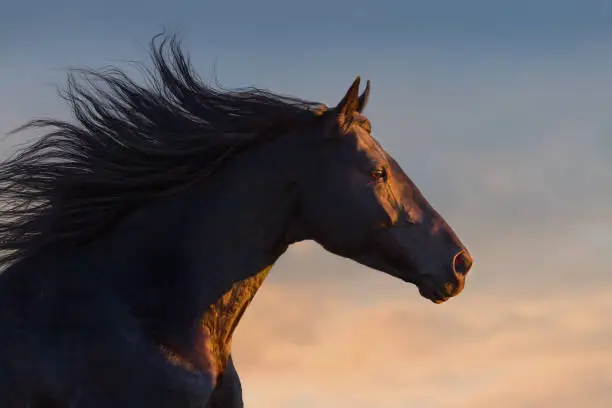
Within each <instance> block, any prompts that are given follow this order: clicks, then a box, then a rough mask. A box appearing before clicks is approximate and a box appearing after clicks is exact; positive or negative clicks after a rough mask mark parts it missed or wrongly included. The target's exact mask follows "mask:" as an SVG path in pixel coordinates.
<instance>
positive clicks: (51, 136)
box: [0, 36, 322, 264]
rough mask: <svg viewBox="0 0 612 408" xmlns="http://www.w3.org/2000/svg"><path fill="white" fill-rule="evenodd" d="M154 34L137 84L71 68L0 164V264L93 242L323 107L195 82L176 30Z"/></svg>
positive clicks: (115, 74)
mask: <svg viewBox="0 0 612 408" xmlns="http://www.w3.org/2000/svg"><path fill="white" fill-rule="evenodd" d="M159 38H160V37H159V36H157V37H154V38H153V40H152V41H151V51H150V53H151V58H152V62H153V69H143V72H144V74H145V79H146V81H145V85H141V84H138V83H137V82H135V81H134V80H133V79H131V78H129V77H128V76H127V75H126V74H125V73H124V72H122V71H121V70H119V69H116V68H110V69H107V70H104V71H92V70H73V71H72V72H71V73H70V74H69V76H68V82H67V87H66V89H65V90H64V92H63V93H62V97H63V98H64V99H65V100H66V101H67V102H68V104H69V105H70V107H71V109H72V112H73V115H74V118H75V119H76V123H70V122H65V121H59V120H53V119H39V120H34V121H31V122H29V123H28V124H26V125H24V126H22V127H20V128H19V129H17V130H15V131H14V132H17V131H20V130H22V129H26V128H45V129H46V128H49V129H50V130H48V132H47V133H45V134H44V135H43V136H42V137H41V138H40V139H39V140H38V141H36V142H35V143H33V144H32V145H30V146H28V147H27V148H25V149H23V150H21V151H19V152H18V153H17V154H16V155H14V156H13V157H11V158H10V159H9V160H7V161H5V162H3V163H0V201H1V202H2V204H1V205H0V254H1V255H0V264H7V263H9V262H14V261H18V260H20V259H23V258H25V257H27V256H28V255H29V254H31V253H32V252H34V251H36V250H39V249H41V248H44V247H48V246H55V245H75V244H81V243H83V242H86V241H89V240H92V239H95V238H96V237H98V236H99V235H100V234H101V233H103V232H104V230H106V229H107V228H109V226H112V225H114V224H115V223H116V222H117V221H118V220H120V219H121V218H122V217H124V216H125V215H126V214H128V213H129V212H131V211H133V210H134V209H136V208H139V207H141V206H143V205H144V204H147V203H149V202H151V201H153V200H155V199H157V198H160V197H162V196H165V195H167V194H171V193H173V192H175V191H177V190H178V189H181V188H183V187H185V186H187V185H189V184H190V183H193V182H194V181H197V180H200V179H202V178H203V177H207V176H210V175H211V174H213V173H214V172H215V170H216V169H218V168H219V166H220V165H221V164H223V163H225V162H226V161H227V160H228V159H230V158H231V157H233V155H235V154H236V153H237V152H238V151H242V150H244V149H245V148H249V147H252V146H255V145H258V144H261V143H265V142H266V140H268V139H269V137H268V136H270V135H273V134H281V133H282V131H283V130H285V129H286V128H287V126H294V125H295V124H296V123H300V122H303V121H305V120H309V119H310V118H313V117H314V116H316V115H317V113H318V112H319V111H320V109H321V107H322V105H321V104H319V103H315V102H309V101H305V100H302V99H298V98H293V97H287V96H281V95H277V94H273V93H271V92H269V91H265V90H261V89H257V88H243V89H235V90H222V89H220V88H213V87H212V86H208V85H206V84H204V83H203V81H202V80H201V79H200V78H199V77H198V75H197V74H196V73H195V72H194V70H193V68H192V65H191V64H190V62H189V59H188V57H187V56H185V54H184V53H183V52H182V50H181V47H180V43H179V42H178V40H177V39H176V37H174V36H170V37H163V38H162V39H161V41H159Z"/></svg>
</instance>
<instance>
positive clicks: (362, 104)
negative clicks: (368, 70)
mask: <svg viewBox="0 0 612 408" xmlns="http://www.w3.org/2000/svg"><path fill="white" fill-rule="evenodd" d="M369 98H370V80H369V79H368V81H367V82H366V87H365V90H364V91H363V93H362V94H361V96H360V97H359V106H358V107H357V112H359V113H361V112H363V110H364V109H365V107H366V105H367V104H368V99H369Z"/></svg>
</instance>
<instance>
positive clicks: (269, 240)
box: [0, 37, 472, 408]
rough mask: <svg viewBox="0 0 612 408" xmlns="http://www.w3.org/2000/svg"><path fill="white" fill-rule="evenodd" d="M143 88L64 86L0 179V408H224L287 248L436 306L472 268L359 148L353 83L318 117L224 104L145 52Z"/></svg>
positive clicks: (182, 69)
mask: <svg viewBox="0 0 612 408" xmlns="http://www.w3.org/2000/svg"><path fill="white" fill-rule="evenodd" d="M151 48H152V60H153V64H154V65H153V67H152V69H149V70H146V72H145V73H146V74H147V81H146V85H141V84H139V83H136V82H134V81H133V80H132V79H130V78H128V77H127V76H126V75H125V74H124V73H122V72H121V71H119V70H108V71H78V73H79V76H78V78H81V79H82V80H77V79H76V78H77V76H75V75H74V73H73V74H71V75H70V77H69V80H68V86H67V88H66V91H65V92H64V93H63V96H64V97H65V99H66V100H67V101H68V103H69V104H70V106H71V107H72V109H73V112H74V115H75V118H76V120H75V123H69V122H63V121H57V120H37V121H33V122H31V123H29V124H27V125H25V126H24V127H34V128H45V129H49V130H48V132H47V133H45V134H44V136H42V137H41V138H40V139H39V140H38V141H37V142H35V143H33V144H31V145H30V146H28V147H26V148H23V149H22V150H20V151H19V152H18V153H17V154H16V155H14V156H13V157H12V158H10V159H9V160H7V161H5V162H4V163H2V164H0V200H2V207H1V208H0V240H1V242H0V251H2V252H0V253H1V254H2V258H1V260H2V265H4V268H5V270H4V272H3V274H2V275H1V276H0V407H2V408H12V407H19V408H24V407H31V408H34V407H37V408H42V407H66V408H67V407H73V408H98V407H113V408H123V407H124V408H135V407H143V408H144V407H147V408H153V407H159V408H179V407H183V408H187V407H190V408H202V407H240V406H242V395H241V394H242V393H241V386H240V380H239V378H238V375H237V373H236V370H235V368H234V366H233V363H232V358H231V353H230V345H231V339H232V332H233V331H234V329H235V327H236V325H237V324H238V321H239V320H240V317H241V316H242V314H243V312H244V311H245V309H246V307H247V306H248V304H249V302H250V301H251V299H252V298H253V296H254V295H255V292H256V291H257V289H258V288H259V287H260V285H261V284H262V282H263V280H264V278H265V276H266V274H267V273H268V271H269V269H270V268H271V266H272V265H273V264H274V262H275V261H276V260H277V259H278V258H279V256H281V255H282V254H283V253H284V252H285V250H286V249H287V247H288V246H289V245H291V244H292V243H294V242H297V241H301V240H308V239H309V240H315V241H316V242H318V243H319V244H321V245H322V246H323V247H324V248H325V249H326V250H328V251H330V252H332V253H335V254H338V255H340V256H343V257H346V258H350V259H353V260H355V261H357V262H360V263H362V264H365V265H367V266H370V267H372V268H374V269H377V270H380V271H383V272H385V273H388V274H391V275H393V276H396V277H398V278H400V279H401V280H403V281H406V282H410V283H413V284H415V285H416V286H417V287H418V289H419V291H420V293H421V295H423V296H424V297H426V298H428V299H430V300H432V301H434V302H436V303H439V302H443V301H444V300H446V299H448V298H449V297H451V296H454V295H456V294H458V293H459V292H460V291H461V290H462V288H463V285H464V280H465V275H466V274H467V273H468V271H469V270H470V267H471V265H472V259H471V257H470V255H469V253H468V251H467V250H466V248H465V247H464V246H463V244H462V243H461V242H460V241H459V239H458V238H457V236H456V235H455V234H454V232H453V231H452V229H451V228H450V227H449V226H448V225H447V224H446V222H445V221H444V220H443V219H442V217H441V216H440V215H439V214H438V213H437V212H436V211H435V210H434V209H433V208H432V207H431V206H430V205H429V203H428V202H427V201H426V200H425V198H424V197H423V196H422V195H421V193H420V192H419V191H418V189H417V188H416V187H415V185H414V184H413V183H412V182H411V181H410V179H409V178H408V177H407V176H406V175H405V174H404V172H403V171H402V169H401V168H400V166H399V165H398V164H397V163H396V162H395V161H394V160H393V158H392V157H391V156H389V154H387V153H386V152H385V151H384V150H383V149H382V147H381V146H380V145H379V144H378V143H377V142H376V141H375V140H374V138H373V137H372V136H371V134H370V131H371V126H370V122H369V121H368V119H367V118H366V117H365V116H363V115H362V111H363V109H364V107H365V105H366V102H367V99H368V93H369V83H368V86H367V87H366V90H365V92H364V93H363V94H362V95H361V96H360V95H359V93H358V92H359V91H358V88H359V78H357V79H356V80H355V82H354V83H353V84H352V86H351V87H350V89H349V90H348V92H347V93H346V95H345V96H344V98H343V99H342V100H341V101H340V102H339V103H338V104H337V106H335V107H334V108H327V107H326V106H325V105H322V104H319V103H314V102H308V101H304V100H301V99H297V98H292V97H286V96H280V95H277V94H273V93H271V92H268V91H264V90H260V89H254V88H248V89H237V90H222V89H220V88H216V87H212V86H207V85H205V84H204V83H203V82H202V81H201V80H200V79H199V78H198V76H197V75H196V74H195V73H194V71H193V69H192V67H191V65H190V63H189V60H188V59H187V58H186V57H185V54H184V53H183V52H182V51H181V49H180V45H179V43H178V41H177V40H176V39H175V38H174V37H167V38H162V39H161V40H160V39H159V38H158V37H156V38H155V39H154V40H153V41H152V43H151Z"/></svg>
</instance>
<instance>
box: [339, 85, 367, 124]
mask: <svg viewBox="0 0 612 408" xmlns="http://www.w3.org/2000/svg"><path fill="white" fill-rule="evenodd" d="M360 81H361V78H360V77H357V78H355V80H354V81H353V84H352V85H351V87H350V88H349V89H348V91H346V95H344V98H342V100H341V101H340V103H338V105H336V112H337V114H338V116H340V117H344V118H350V117H351V116H352V115H353V113H355V112H357V111H358V109H359V82H360Z"/></svg>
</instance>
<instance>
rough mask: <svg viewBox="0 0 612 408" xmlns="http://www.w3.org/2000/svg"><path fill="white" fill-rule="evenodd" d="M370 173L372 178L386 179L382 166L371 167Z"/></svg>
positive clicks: (384, 169)
mask: <svg viewBox="0 0 612 408" xmlns="http://www.w3.org/2000/svg"><path fill="white" fill-rule="evenodd" d="M370 175H371V176H372V178H373V179H374V180H381V181H386V180H387V169H386V168H384V167H379V168H376V169H373V170H372V171H371V172H370Z"/></svg>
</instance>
